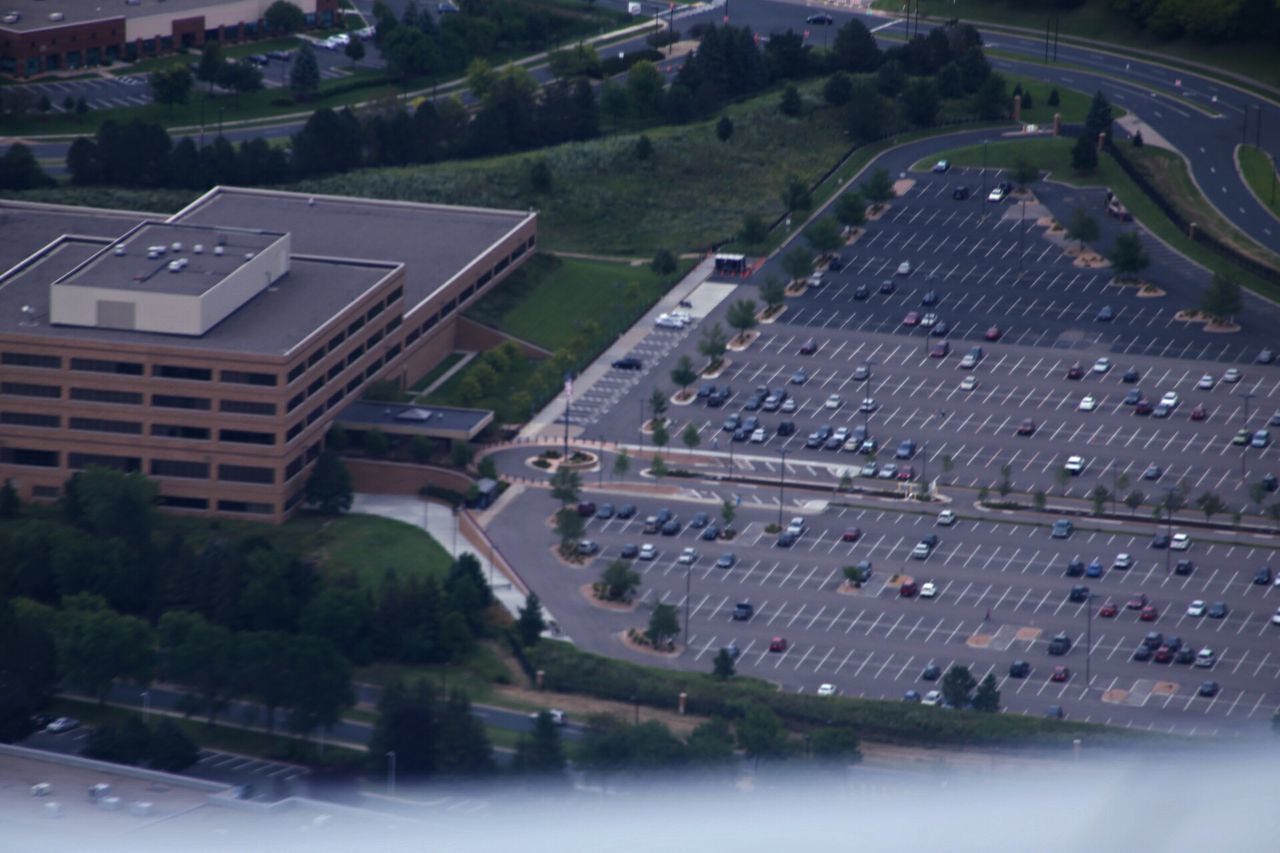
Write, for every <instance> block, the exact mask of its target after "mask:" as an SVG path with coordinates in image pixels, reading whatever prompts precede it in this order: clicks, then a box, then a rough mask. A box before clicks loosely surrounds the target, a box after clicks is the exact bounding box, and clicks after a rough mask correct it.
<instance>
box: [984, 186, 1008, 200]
mask: <svg viewBox="0 0 1280 853" xmlns="http://www.w3.org/2000/svg"><path fill="white" fill-rule="evenodd" d="M987 201H1004V187H996V188H995V189H993V190H992V191H991V192H989V193H987Z"/></svg>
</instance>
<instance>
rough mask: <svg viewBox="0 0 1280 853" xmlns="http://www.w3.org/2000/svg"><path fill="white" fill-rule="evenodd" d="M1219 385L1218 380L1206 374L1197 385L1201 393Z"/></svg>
mask: <svg viewBox="0 0 1280 853" xmlns="http://www.w3.org/2000/svg"><path fill="white" fill-rule="evenodd" d="M1217 384H1218V380H1216V379H1214V378H1213V376H1212V375H1210V374H1208V373H1206V374H1205V375H1204V376H1201V377H1200V381H1199V382H1197V383H1196V387H1197V388H1199V389H1200V390H1201V391H1208V390H1209V389H1211V388H1212V387H1213V386H1214V385H1217Z"/></svg>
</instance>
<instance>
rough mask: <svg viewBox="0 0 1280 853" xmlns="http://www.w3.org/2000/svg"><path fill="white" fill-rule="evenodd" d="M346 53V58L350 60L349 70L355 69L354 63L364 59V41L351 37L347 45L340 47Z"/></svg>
mask: <svg viewBox="0 0 1280 853" xmlns="http://www.w3.org/2000/svg"><path fill="white" fill-rule="evenodd" d="M342 52H343V53H345V54H346V55H347V59H350V60H351V70H352V71H355V70H356V63H357V62H359V61H360V60H362V59H364V42H363V41H361V40H360V39H358V38H353V39H352V40H351V41H349V42H347V46H346V47H344V48H343V49H342Z"/></svg>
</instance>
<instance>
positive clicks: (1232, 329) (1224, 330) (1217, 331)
mask: <svg viewBox="0 0 1280 853" xmlns="http://www.w3.org/2000/svg"><path fill="white" fill-rule="evenodd" d="M1240 329H1241V326H1240V324H1239V323H1205V324H1204V330H1205V331H1206V332H1208V333H1209V334H1211V335H1231V334H1235V333H1236V332H1238V331H1240Z"/></svg>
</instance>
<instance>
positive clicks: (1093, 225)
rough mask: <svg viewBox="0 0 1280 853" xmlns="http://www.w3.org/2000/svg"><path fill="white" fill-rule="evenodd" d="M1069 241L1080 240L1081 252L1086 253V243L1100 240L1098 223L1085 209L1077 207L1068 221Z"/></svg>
mask: <svg viewBox="0 0 1280 853" xmlns="http://www.w3.org/2000/svg"><path fill="white" fill-rule="evenodd" d="M1067 239H1069V240H1078V241H1079V242H1080V251H1081V252H1083V251H1084V244H1085V243H1092V242H1093V241H1094V240H1097V239H1098V221H1097V220H1096V219H1094V218H1093V217H1092V216H1090V215H1089V211H1087V210H1085V209H1084V208H1083V207H1077V208H1076V209H1075V210H1074V211H1072V213H1071V218H1070V219H1069V220H1067Z"/></svg>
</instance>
